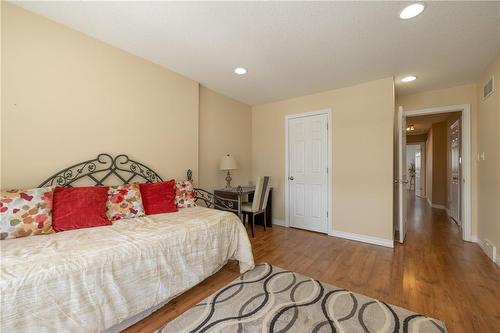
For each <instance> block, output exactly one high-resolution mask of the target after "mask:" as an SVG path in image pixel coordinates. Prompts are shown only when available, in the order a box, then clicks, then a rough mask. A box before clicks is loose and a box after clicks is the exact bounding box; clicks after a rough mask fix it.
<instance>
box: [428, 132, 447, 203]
mask: <svg viewBox="0 0 500 333" xmlns="http://www.w3.org/2000/svg"><path fill="white" fill-rule="evenodd" d="M431 132H432V136H431V144H432V186H431V189H432V190H431V193H432V195H431V202H432V204H434V205H439V206H443V207H445V206H446V204H447V200H446V193H447V179H446V177H447V130H446V122H440V123H436V124H432V129H431Z"/></svg>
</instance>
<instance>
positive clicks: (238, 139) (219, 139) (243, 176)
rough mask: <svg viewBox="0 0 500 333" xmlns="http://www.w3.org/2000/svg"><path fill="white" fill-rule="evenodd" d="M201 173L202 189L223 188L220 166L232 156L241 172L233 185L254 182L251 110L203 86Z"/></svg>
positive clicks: (201, 92) (234, 179) (201, 105)
mask: <svg viewBox="0 0 500 333" xmlns="http://www.w3.org/2000/svg"><path fill="white" fill-rule="evenodd" d="M199 139H200V143H199V148H200V172H199V182H198V184H199V186H201V187H203V188H206V189H210V190H213V189H215V188H221V187H224V184H225V180H224V178H225V172H224V171H220V170H219V162H220V159H221V158H222V156H224V155H225V154H228V153H230V154H232V155H233V156H234V157H235V159H236V161H237V162H238V170H234V171H232V172H231V174H232V177H233V181H232V184H233V185H247V184H248V182H249V181H250V180H251V175H252V173H251V154H252V146H251V145H252V112H251V107H250V106H248V105H246V104H243V103H240V102H237V101H235V100H233V99H230V98H228V97H225V96H224V95H221V94H218V93H216V92H215V91H213V90H210V89H208V88H206V87H204V86H200V138H199Z"/></svg>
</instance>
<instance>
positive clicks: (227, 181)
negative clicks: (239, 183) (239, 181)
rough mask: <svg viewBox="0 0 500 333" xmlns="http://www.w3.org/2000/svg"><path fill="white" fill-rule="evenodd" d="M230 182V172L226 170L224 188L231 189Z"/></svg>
mask: <svg viewBox="0 0 500 333" xmlns="http://www.w3.org/2000/svg"><path fill="white" fill-rule="evenodd" d="M231 180H233V178H231V172H230V171H229V170H227V176H226V188H232V187H231Z"/></svg>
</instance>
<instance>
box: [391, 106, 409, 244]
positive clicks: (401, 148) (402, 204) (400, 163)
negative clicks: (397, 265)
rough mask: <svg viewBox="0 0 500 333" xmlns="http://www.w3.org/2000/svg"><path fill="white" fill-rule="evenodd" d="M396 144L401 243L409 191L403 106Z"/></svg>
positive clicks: (397, 223) (401, 241) (397, 209)
mask: <svg viewBox="0 0 500 333" xmlns="http://www.w3.org/2000/svg"><path fill="white" fill-rule="evenodd" d="M395 132H396V133H395V134H396V135H395V141H396V142H395V144H396V149H395V151H396V168H395V169H396V170H395V173H396V178H395V179H394V193H395V219H396V221H395V222H396V223H395V225H396V230H397V231H398V236H399V237H398V238H399V239H398V240H399V242H400V243H403V242H404V239H405V236H406V228H407V225H406V224H407V223H406V216H407V213H406V209H407V196H408V194H407V191H406V184H407V183H408V179H407V170H406V117H405V115H404V112H403V108H402V107H399V110H398V114H397V127H396V131H395Z"/></svg>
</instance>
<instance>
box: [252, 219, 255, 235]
mask: <svg viewBox="0 0 500 333" xmlns="http://www.w3.org/2000/svg"><path fill="white" fill-rule="evenodd" d="M254 222H255V214H252V238H253V237H255V231H254V226H255V223H254Z"/></svg>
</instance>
